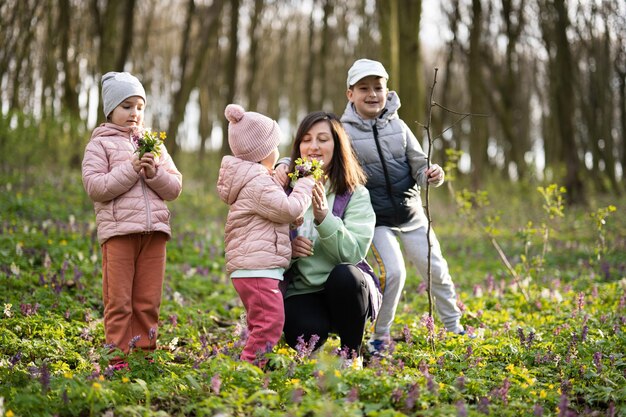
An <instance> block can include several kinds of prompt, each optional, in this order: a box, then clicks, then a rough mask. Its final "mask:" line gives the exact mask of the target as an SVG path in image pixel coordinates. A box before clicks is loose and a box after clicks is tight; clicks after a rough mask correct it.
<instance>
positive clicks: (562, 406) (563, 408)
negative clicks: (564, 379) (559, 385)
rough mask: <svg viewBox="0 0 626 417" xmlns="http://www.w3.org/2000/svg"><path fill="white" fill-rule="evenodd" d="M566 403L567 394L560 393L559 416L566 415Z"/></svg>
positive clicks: (563, 416) (564, 416)
mask: <svg viewBox="0 0 626 417" xmlns="http://www.w3.org/2000/svg"><path fill="white" fill-rule="evenodd" d="M568 404H569V401H568V400H567V395H565V393H563V394H562V395H561V400H560V401H559V417H567V415H568V414H569V413H568Z"/></svg>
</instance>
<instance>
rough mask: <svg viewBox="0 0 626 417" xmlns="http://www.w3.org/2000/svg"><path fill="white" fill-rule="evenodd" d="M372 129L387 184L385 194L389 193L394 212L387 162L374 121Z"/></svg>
mask: <svg viewBox="0 0 626 417" xmlns="http://www.w3.org/2000/svg"><path fill="white" fill-rule="evenodd" d="M372 131H373V132H374V142H376V150H377V151H378V157H379V158H380V163H381V165H382V166H383V174H384V175H385V183H386V185H387V194H388V195H389V199H390V200H391V205H392V206H393V210H394V214H395V213H397V212H398V206H397V205H396V200H394V198H393V194H392V193H391V179H390V178H389V172H388V171H387V164H386V163H385V158H383V150H382V148H381V146H380V142H379V141H378V128H377V127H376V122H374V124H373V125H372Z"/></svg>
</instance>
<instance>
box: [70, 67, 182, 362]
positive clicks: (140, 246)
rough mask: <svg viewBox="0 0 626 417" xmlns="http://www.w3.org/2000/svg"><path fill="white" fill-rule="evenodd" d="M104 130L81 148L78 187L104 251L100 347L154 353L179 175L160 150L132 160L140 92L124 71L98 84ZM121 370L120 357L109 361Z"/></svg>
mask: <svg viewBox="0 0 626 417" xmlns="http://www.w3.org/2000/svg"><path fill="white" fill-rule="evenodd" d="M102 101H103V104H104V106H103V107H104V116H105V117H106V120H107V121H106V123H103V124H101V125H100V126H98V127H96V128H95V129H94V131H93V133H92V135H91V139H90V140H89V143H88V144H87V146H86V148H85V156H84V158H83V164H82V175H83V185H84V187H85V190H86V191H87V194H88V195H89V198H91V200H92V201H93V202H94V208H95V212H96V225H97V229H98V240H99V242H100V245H101V247H102V295H103V300H104V333H105V337H106V343H107V345H108V346H110V347H111V348H117V349H119V350H121V351H122V352H123V353H128V352H129V351H131V350H132V349H134V348H137V349H142V350H144V351H146V352H150V351H153V350H154V349H156V338H157V329H158V322H159V311H160V306H161V295H162V287H163V278H164V276H165V251H166V249H165V245H166V241H167V240H168V239H169V238H170V237H171V229H170V224H169V218H170V213H169V210H168V208H167V205H166V203H165V201H171V200H174V199H175V198H177V197H178V195H179V194H180V192H181V190H182V175H181V174H180V172H178V169H176V165H175V164H174V161H172V158H171V157H170V155H169V154H168V153H167V149H165V146H161V152H160V156H159V157H158V158H157V157H156V156H155V155H154V154H153V153H150V152H148V153H146V154H144V155H143V156H142V157H141V158H139V156H138V155H137V152H136V145H135V142H134V141H133V140H132V137H133V136H138V135H141V133H142V129H143V120H144V110H145V105H146V92H145V90H144V88H143V86H142V85H141V82H139V80H138V79H137V78H136V77H134V76H133V75H131V74H129V73H127V72H108V73H106V74H104V76H103V77H102ZM111 364H112V365H113V366H114V368H115V369H120V368H123V367H127V366H128V364H127V363H126V362H124V361H123V358H121V357H116V358H114V359H113V360H112V361H111Z"/></svg>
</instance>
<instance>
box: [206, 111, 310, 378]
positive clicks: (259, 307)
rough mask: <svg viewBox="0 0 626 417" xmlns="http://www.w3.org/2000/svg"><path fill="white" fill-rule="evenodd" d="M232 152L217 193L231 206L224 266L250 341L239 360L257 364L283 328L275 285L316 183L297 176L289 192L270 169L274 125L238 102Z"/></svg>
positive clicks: (276, 134) (276, 135) (232, 116)
mask: <svg viewBox="0 0 626 417" xmlns="http://www.w3.org/2000/svg"><path fill="white" fill-rule="evenodd" d="M224 114H225V115H226V119H228V121H229V125H228V144H229V145H230V148H231V150H232V152H233V156H225V157H224V158H223V159H222V164H221V167H220V172H219V178H218V180H217V191H218V193H219V196H220V198H221V199H222V200H223V201H224V202H225V203H226V204H228V205H229V206H230V210H229V212H228V217H227V219H226V226H225V230H224V232H225V239H224V240H225V246H226V269H227V272H228V274H229V275H230V277H231V279H232V283H233V286H234V287H235V290H236V291H237V293H238V294H239V297H240V298H241V301H242V302H243V305H244V307H245V309H246V314H247V326H248V332H249V335H248V339H247V341H246V345H245V347H244V349H243V351H242V353H241V359H242V360H245V361H248V362H250V363H255V364H257V365H259V366H263V365H264V364H265V360H264V359H263V354H264V353H266V352H269V351H271V349H272V348H273V347H274V346H275V345H276V343H277V342H278V340H279V339H280V336H281V334H282V331H283V325H284V323H285V312H284V306H283V297H282V293H281V291H280V289H279V287H278V285H279V283H280V281H281V280H282V279H283V272H284V271H285V269H286V268H287V267H289V263H290V261H291V242H290V239H289V224H290V223H293V222H295V221H296V220H297V219H299V218H301V217H302V216H303V215H304V212H305V211H306V210H307V208H308V207H309V205H310V204H311V193H312V189H313V185H314V183H315V181H314V180H313V178H312V177H310V176H309V177H306V178H301V179H299V180H298V182H297V184H296V186H295V188H294V189H293V192H292V193H291V194H290V195H289V196H287V194H286V193H285V190H284V189H283V187H282V185H281V184H280V183H279V182H278V181H277V180H275V179H274V177H273V176H272V172H273V169H274V165H275V164H276V161H277V160H278V144H279V143H280V138H281V132H280V128H279V127H278V124H277V123H276V122H275V121H274V120H272V119H270V118H268V117H266V116H264V115H262V114H259V113H255V112H246V111H245V110H244V109H243V107H241V106H239V105H237V104H229V105H228V106H226V109H225V111H224Z"/></svg>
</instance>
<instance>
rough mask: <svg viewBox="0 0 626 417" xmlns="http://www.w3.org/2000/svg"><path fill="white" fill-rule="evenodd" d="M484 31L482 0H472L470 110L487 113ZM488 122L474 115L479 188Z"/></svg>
mask: <svg viewBox="0 0 626 417" xmlns="http://www.w3.org/2000/svg"><path fill="white" fill-rule="evenodd" d="M482 33H483V10H482V4H481V2H480V0H472V26H471V28H470V39H469V43H470V45H469V62H468V66H469V69H468V71H469V74H468V82H469V93H470V112H471V113H485V111H484V109H485V105H484V99H483V94H484V92H483V89H482V88H481V85H482V84H483V82H484V81H483V79H482V56H481V48H483V47H484V46H483V45H482V37H481V35H482ZM488 134H489V132H488V129H487V122H486V120H485V119H484V118H483V117H473V118H472V119H471V130H470V158H471V164H472V165H471V180H472V185H473V187H475V188H479V187H480V185H481V183H482V180H483V175H484V173H485V172H486V171H487V169H486V168H487V167H486V165H487V138H488Z"/></svg>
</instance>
